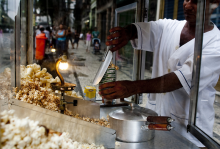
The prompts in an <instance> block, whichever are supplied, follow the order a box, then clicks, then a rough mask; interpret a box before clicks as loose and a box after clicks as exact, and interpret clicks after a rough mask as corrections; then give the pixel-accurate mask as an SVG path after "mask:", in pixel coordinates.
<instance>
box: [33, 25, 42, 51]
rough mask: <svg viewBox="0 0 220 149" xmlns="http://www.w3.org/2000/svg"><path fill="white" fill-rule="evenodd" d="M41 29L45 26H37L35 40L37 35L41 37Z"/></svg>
mask: <svg viewBox="0 0 220 149" xmlns="http://www.w3.org/2000/svg"><path fill="white" fill-rule="evenodd" d="M40 27H41V28H42V27H43V26H39V25H37V29H36V30H35V38H36V36H37V35H39V34H40V33H41V31H40ZM35 48H36V39H35Z"/></svg>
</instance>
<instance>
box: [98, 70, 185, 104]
mask: <svg viewBox="0 0 220 149" xmlns="http://www.w3.org/2000/svg"><path fill="white" fill-rule="evenodd" d="M181 87H182V84H181V83H180V81H179V79H178V77H177V76H176V74H175V73H169V74H166V75H164V76H162V77H158V78H154V79H149V80H138V81H117V82H110V83H106V84H103V85H101V86H100V87H99V89H100V92H99V93H100V94H101V95H102V96H103V97H104V98H105V99H109V100H111V99H116V98H127V97H129V96H131V95H134V94H140V93H166V92H171V91H174V90H177V89H179V88H181Z"/></svg>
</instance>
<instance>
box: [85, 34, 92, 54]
mask: <svg viewBox="0 0 220 149" xmlns="http://www.w3.org/2000/svg"><path fill="white" fill-rule="evenodd" d="M91 37H92V35H91V32H90V31H88V33H87V34H86V52H89V50H90V45H91Z"/></svg>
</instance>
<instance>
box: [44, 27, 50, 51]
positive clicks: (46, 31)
mask: <svg viewBox="0 0 220 149" xmlns="http://www.w3.org/2000/svg"><path fill="white" fill-rule="evenodd" d="M44 33H45V35H46V37H47V41H46V50H47V51H48V50H49V45H50V27H49V26H48V27H46V30H44Z"/></svg>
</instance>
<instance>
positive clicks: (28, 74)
mask: <svg viewBox="0 0 220 149" xmlns="http://www.w3.org/2000/svg"><path fill="white" fill-rule="evenodd" d="M20 71H21V84H23V83H25V82H27V81H31V82H38V84H39V85H40V87H43V88H44V89H46V90H47V91H48V92H52V88H51V85H50V84H51V83H57V82H60V79H59V77H58V76H57V77H56V78H55V79H54V78H53V76H52V75H51V74H50V73H48V72H47V69H46V68H43V69H42V70H41V66H40V65H37V64H35V63H34V64H31V65H27V67H25V66H24V65H21V67H20ZM55 92H56V93H60V91H55ZM65 94H66V95H68V96H72V97H77V98H82V96H79V95H77V93H76V92H75V91H67V92H65Z"/></svg>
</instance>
